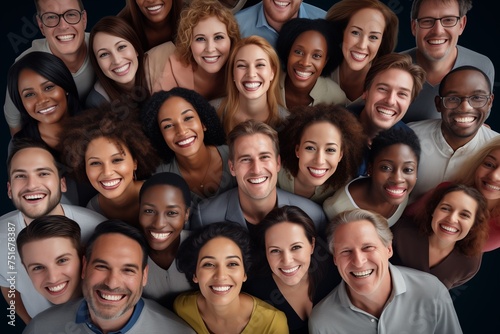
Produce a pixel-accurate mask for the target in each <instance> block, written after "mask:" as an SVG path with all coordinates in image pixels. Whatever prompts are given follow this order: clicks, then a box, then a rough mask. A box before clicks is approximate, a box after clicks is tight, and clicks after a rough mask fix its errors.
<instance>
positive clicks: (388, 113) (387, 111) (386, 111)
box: [377, 107, 395, 116]
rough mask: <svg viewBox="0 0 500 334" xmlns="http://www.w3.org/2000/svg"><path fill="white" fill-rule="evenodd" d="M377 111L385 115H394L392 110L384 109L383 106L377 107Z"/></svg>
mask: <svg viewBox="0 0 500 334" xmlns="http://www.w3.org/2000/svg"><path fill="white" fill-rule="evenodd" d="M377 111H378V112H379V113H381V114H384V115H387V116H394V115H395V113H394V111H392V110H389V109H385V108H381V107H378V108H377Z"/></svg>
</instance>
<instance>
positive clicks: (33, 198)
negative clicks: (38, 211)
mask: <svg viewBox="0 0 500 334" xmlns="http://www.w3.org/2000/svg"><path fill="white" fill-rule="evenodd" d="M45 196H47V195H46V194H32V195H24V196H23V198H24V199H25V200H27V201H37V200H39V199H43V198H45Z"/></svg>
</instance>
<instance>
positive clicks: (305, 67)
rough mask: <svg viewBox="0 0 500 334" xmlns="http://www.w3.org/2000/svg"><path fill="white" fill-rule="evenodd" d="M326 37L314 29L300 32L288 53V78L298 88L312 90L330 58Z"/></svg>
mask: <svg viewBox="0 0 500 334" xmlns="http://www.w3.org/2000/svg"><path fill="white" fill-rule="evenodd" d="M327 52H328V48H327V45H326V40H325V37H324V36H323V35H322V34H321V33H319V32H317V31H314V30H309V31H306V32H303V33H302V34H300V35H299V36H298V37H297V38H296V39H295V41H294V42H293V44H292V48H291V49H290V54H289V55H288V64H287V80H290V83H291V84H292V85H293V86H295V87H298V88H303V89H306V90H309V91H310V90H311V89H312V88H313V87H314V85H315V84H316V81H317V80H318V78H319V77H320V76H321V72H322V71H323V69H324V68H325V65H326V62H327V60H328V54H327Z"/></svg>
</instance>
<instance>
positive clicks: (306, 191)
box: [293, 171, 316, 198]
mask: <svg viewBox="0 0 500 334" xmlns="http://www.w3.org/2000/svg"><path fill="white" fill-rule="evenodd" d="M301 175H302V174H301V173H300V171H299V172H298V173H297V176H296V177H295V178H294V180H293V192H294V194H296V195H300V196H302V197H305V198H311V197H312V196H313V195H314V192H315V191H316V186H315V185H311V184H308V183H307V182H303V180H302V177H301Z"/></svg>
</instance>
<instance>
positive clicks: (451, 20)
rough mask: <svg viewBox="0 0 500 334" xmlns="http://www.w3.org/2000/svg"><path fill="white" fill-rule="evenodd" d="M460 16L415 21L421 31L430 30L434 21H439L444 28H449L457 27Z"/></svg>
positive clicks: (424, 18) (425, 18) (423, 18)
mask: <svg viewBox="0 0 500 334" xmlns="http://www.w3.org/2000/svg"><path fill="white" fill-rule="evenodd" d="M458 20H460V16H445V17H422V18H420V19H416V21H417V24H418V26H419V27H420V28H422V29H430V28H432V27H434V24H435V23H436V21H440V22H441V25H442V26H443V27H444V28H451V27H454V26H456V25H457V23H458Z"/></svg>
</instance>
